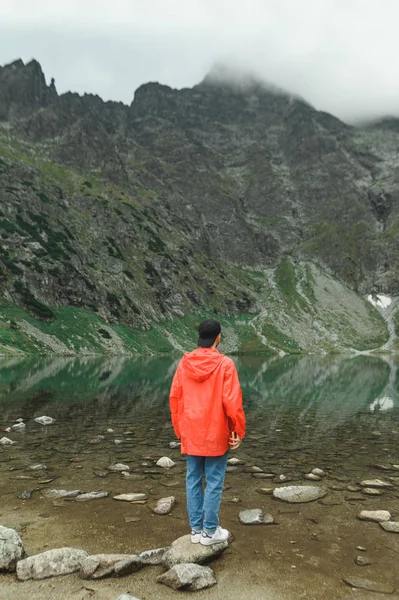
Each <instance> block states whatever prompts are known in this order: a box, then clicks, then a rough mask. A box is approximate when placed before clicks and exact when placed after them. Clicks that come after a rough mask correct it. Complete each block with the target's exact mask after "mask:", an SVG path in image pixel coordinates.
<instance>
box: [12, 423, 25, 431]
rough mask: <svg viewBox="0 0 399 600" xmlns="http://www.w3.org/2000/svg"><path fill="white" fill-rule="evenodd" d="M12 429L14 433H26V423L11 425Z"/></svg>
mask: <svg viewBox="0 0 399 600" xmlns="http://www.w3.org/2000/svg"><path fill="white" fill-rule="evenodd" d="M11 429H12V430H13V431H25V429H26V425H25V423H15V425H11Z"/></svg>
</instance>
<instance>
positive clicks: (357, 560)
mask: <svg viewBox="0 0 399 600" xmlns="http://www.w3.org/2000/svg"><path fill="white" fill-rule="evenodd" d="M355 563H356V564H357V565H359V567H366V566H367V565H371V560H369V559H368V558H366V557H365V556H361V555H358V556H356V558H355Z"/></svg>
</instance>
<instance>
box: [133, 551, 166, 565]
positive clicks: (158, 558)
mask: <svg viewBox="0 0 399 600" xmlns="http://www.w3.org/2000/svg"><path fill="white" fill-rule="evenodd" d="M167 550H169V547H167V548H155V550H145V551H144V552H141V553H140V554H139V558H140V560H141V562H142V563H143V565H152V566H155V565H161V564H162V561H163V558H164V556H165V553H166V551H167Z"/></svg>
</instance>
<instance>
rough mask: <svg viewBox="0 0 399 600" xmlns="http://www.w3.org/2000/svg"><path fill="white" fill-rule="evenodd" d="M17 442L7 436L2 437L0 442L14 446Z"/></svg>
mask: <svg viewBox="0 0 399 600" xmlns="http://www.w3.org/2000/svg"><path fill="white" fill-rule="evenodd" d="M16 443H17V442H14V441H13V440H10V439H9V438H7V437H2V438H1V439H0V444H1V445H2V446H12V445H13V444H16Z"/></svg>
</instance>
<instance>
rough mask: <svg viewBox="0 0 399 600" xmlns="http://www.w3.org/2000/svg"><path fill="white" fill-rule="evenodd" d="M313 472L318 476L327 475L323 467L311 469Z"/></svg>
mask: <svg viewBox="0 0 399 600" xmlns="http://www.w3.org/2000/svg"><path fill="white" fill-rule="evenodd" d="M311 472H312V473H313V475H317V476H318V477H325V476H326V473H325V471H323V469H317V468H316V469H312V471H311Z"/></svg>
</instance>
